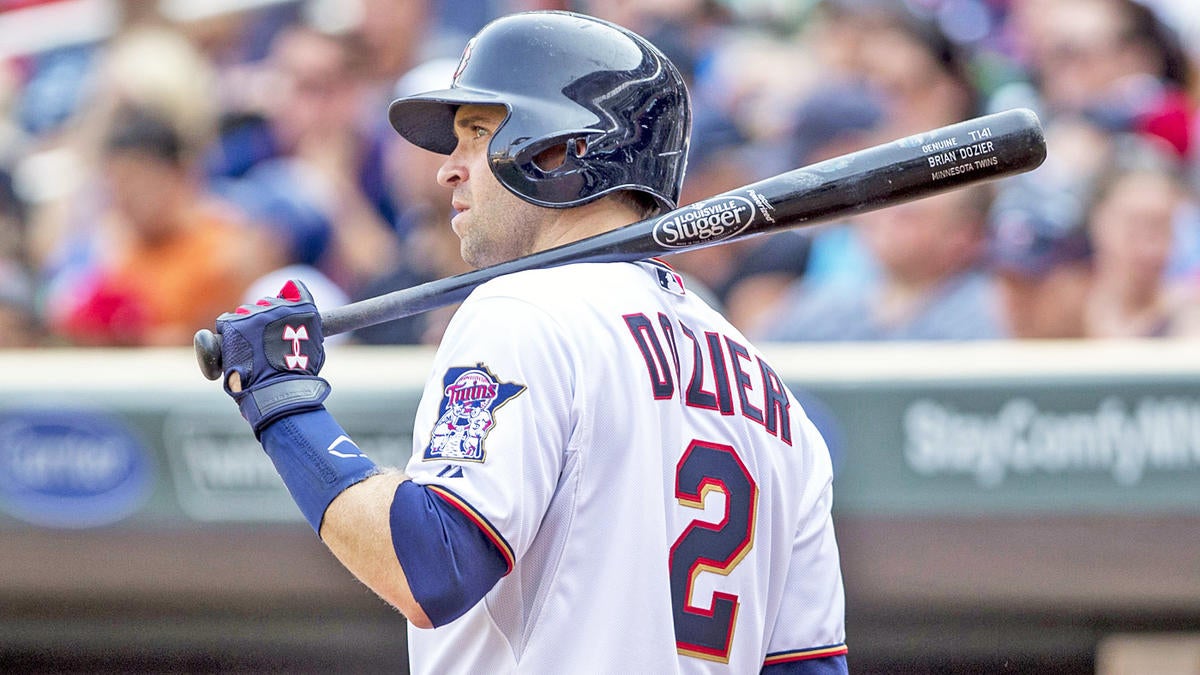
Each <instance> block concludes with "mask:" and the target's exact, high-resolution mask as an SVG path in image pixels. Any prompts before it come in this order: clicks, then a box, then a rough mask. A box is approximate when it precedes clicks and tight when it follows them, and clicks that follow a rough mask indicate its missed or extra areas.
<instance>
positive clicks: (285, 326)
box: [217, 279, 329, 438]
mask: <svg viewBox="0 0 1200 675" xmlns="http://www.w3.org/2000/svg"><path fill="white" fill-rule="evenodd" d="M217 333H219V334H220V335H221V338H222V340H221V362H222V364H223V365H224V367H225V373H224V382H225V392H226V393H227V394H229V395H230V396H232V397H233V400H234V401H236V402H237V404H238V408H239V409H240V410H241V412H242V417H244V418H246V421H247V422H249V423H250V426H251V428H253V429H254V436H255V438H259V437H260V436H261V435H262V431H263V429H265V428H266V427H267V426H268V425H270V424H271V423H272V422H274V421H276V420H278V419H280V418H283V417H286V416H288V415H294V414H296V413H300V412H307V411H310V410H321V409H323V408H324V406H323V405H322V403H323V402H324V400H325V397H326V396H328V395H329V383H328V382H326V381H325V380H324V379H322V378H320V377H317V373H319V372H321V366H322V365H324V363H325V349H324V347H323V346H322V342H323V340H324V338H323V336H322V334H321V315H320V314H318V313H317V307H316V305H315V304H314V303H313V299H312V294H311V293H309V291H308V289H307V288H305V286H304V284H303V283H302V282H300V281H298V280H295V279H293V280H290V281H288V282H287V283H286V284H284V286H283V289H282V290H281V291H280V292H279V295H278V296H277V297H274V298H262V299H261V300H259V301H258V302H256V303H255V304H253V305H242V306H241V307H238V308H237V309H236V310H234V311H232V312H226V313H225V314H222V315H220V316H218V317H217ZM234 373H237V375H238V378H236V379H240V385H241V386H240V388H237V390H235V389H234V388H231V387H230V378H231V376H232V375H233V374H234Z"/></svg>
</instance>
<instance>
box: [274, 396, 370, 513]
mask: <svg viewBox="0 0 1200 675" xmlns="http://www.w3.org/2000/svg"><path fill="white" fill-rule="evenodd" d="M260 440H261V441H262V446H263V449H264V450H266V452H267V456H268V457H270V458H271V462H272V463H273V464H275V470H276V471H278V472H279V476H280V477H281V478H283V483H284V485H286V486H287V489H288V492H290V493H292V499H293V500H294V501H295V502H296V505H297V506H299V507H300V512H301V513H303V514H304V519H305V520H307V521H308V524H309V525H311V526H312V529H313V531H314V532H316V533H317V535H318V536H320V534H321V519H322V518H323V517H324V516H325V509H326V508H328V507H329V503H330V502H332V501H333V498H334V497H336V496H338V495H339V494H341V492H342V490H345V489H346V488H348V487H350V486H351V485H354V484H355V483H357V482H359V481H361V480H363V479H364V478H367V477H369V476H373V475H375V474H377V473H379V469H378V467H376V466H375V463H374V462H372V461H371V460H370V459H369V458H367V456H366V455H364V454H362V452H361V451H360V450H359V449H358V446H357V445H355V444H354V441H352V440H350V437H349V436H348V435H347V434H346V432H345V431H344V430H342V427H341V426H340V425H339V424H338V423H337V422H336V421H335V420H334V419H333V416H332V415H330V414H329V413H328V412H327V411H326V410H325V409H324V408H321V409H320V410H313V411H311V412H304V413H298V414H295V415H291V416H288V417H284V418H282V419H279V420H278V421H276V422H272V423H271V424H270V425H268V426H267V428H266V429H263V433H262V438H261V439H260Z"/></svg>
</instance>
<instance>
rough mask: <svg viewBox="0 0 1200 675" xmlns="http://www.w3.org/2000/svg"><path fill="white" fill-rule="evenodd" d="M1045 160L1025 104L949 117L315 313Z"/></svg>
mask: <svg viewBox="0 0 1200 675" xmlns="http://www.w3.org/2000/svg"><path fill="white" fill-rule="evenodd" d="M1045 158H1046V141H1045V136H1044V134H1043V132H1042V126H1041V122H1040V121H1039V120H1038V118H1037V115H1036V114H1035V113H1034V112H1033V111H1031V110H1027V109H1024V108H1017V109H1013V110H1006V111H1004V112H999V113H993V114H990V115H984V116H981V117H976V118H973V119H969V120H966V121H963V122H958V123H955V124H950V125H947V126H944V127H941V128H938V129H934V130H932V131H928V132H925V133H920V134H915V135H913V136H908V137H905V138H902V139H899V140H896V141H892V142H890V143H884V144H881V145H877V146H874V147H870V148H866V149H863V150H858V151H856V152H851V153H848V154H845V155H841V156H839V157H834V158H832V159H827V160H825V161H822V162H818V163H816V164H812V165H809V166H805V167H801V168H798V169H793V170H791V171H787V172H785V173H781V174H779V175H777V176H773V177H771V178H767V179H764V180H761V181H758V182H756V183H752V184H750V185H746V186H744V187H740V188H737V189H734V190H730V191H728V192H723V193H721V194H719V195H717V196H715V197H710V198H708V199H704V200H702V201H699V202H695V203H693V204H689V205H687V206H682V207H680V208H677V209H675V210H673V211H670V212H668V213H665V214H661V215H658V216H654V217H653V218H647V219H645V220H641V221H638V222H636V223H633V224H632V225H627V226H625V227H622V228H618V229H616V230H612V231H610V232H605V233H602V234H599V235H596V236H593V237H589V238H587V239H581V240H578V241H575V242H572V243H569V244H565V245H563V246H559V247H557V248H552V249H548V250H545V251H539V252H537V253H533V254H531V255H527V256H524V257H521V258H517V259H514V260H509V261H507V262H503V263H500V264H498V265H493V266H490V267H485V268H482V269H477V270H472V271H470V272H466V273H463V274H459V275H456V276H452V277H446V278H443V279H437V280H435V281H430V282H427V283H424V284H419V285H417V286H413V287H411V288H405V289H401V290H398V291H393V292H391V293H387V294H384V295H379V296H376V297H373V298H368V299H365V300H360V301H358V302H353V303H350V304H348V305H345V306H342V307H336V308H333V309H329V310H326V311H324V312H321V323H322V326H323V328H324V333H325V335H336V334H338V333H344V332H347V331H351V330H354V329H357V328H362V327H364V326H370V325H374V324H377V323H382V322H384V321H390V320H393V319H399V318H402V317H406V316H411V315H413V314H419V313H421V312H425V311H428V310H431V309H434V308H437V307H442V306H445V305H449V304H453V303H456V302H460V301H462V300H463V299H465V298H466V297H467V295H469V294H470V292H471V291H472V290H474V288H475V287H476V286H479V285H480V284H482V283H484V282H486V281H489V280H491V279H494V278H496V277H499V276H502V275H505V274H512V273H513V272H520V271H523V270H528V269H534V268H544V267H554V266H557V265H565V264H569V263H580V262H631V261H635V260H643V259H645V258H650V257H653V256H658V255H667V254H672V253H679V252H682V251H689V250H694V249H699V248H705V247H708V246H713V245H716V244H721V243H727V242H731V241H737V240H741V239H745V238H747V237H752V236H757V235H762V234H768V233H773V232H780V231H783V230H789V229H793V228H798V227H807V226H810V225H817V224H820V223H825V222H829V221H831V220H835V219H841V218H845V217H847V216H851V215H854V214H858V213H863V212H867V211H873V210H876V209H880V208H884V207H887V206H893V205H896V204H901V203H904V202H908V201H912V200H915V199H920V198H923V197H929V196H932V195H935V194H939V193H942V192H946V191H948V190H952V189H955V188H960V187H964V186H967V185H972V184H975V183H981V182H984V181H989V180H995V179H999V178H1004V177H1007V176H1011V175H1015V174H1018V173H1023V172H1025V171H1029V170H1032V169H1034V168H1036V167H1037V166H1038V165H1040V164H1041V163H1042V161H1043V160H1045ZM194 342H195V348H196V359H197V361H198V362H199V364H200V370H201V372H203V373H204V376H205V377H207V378H208V379H210V380H215V379H217V378H218V377H220V376H221V373H222V371H223V369H222V367H221V345H220V336H218V335H216V334H214V333H213V332H212V331H210V330H201V331H199V332H197V333H196V337H195V341H194Z"/></svg>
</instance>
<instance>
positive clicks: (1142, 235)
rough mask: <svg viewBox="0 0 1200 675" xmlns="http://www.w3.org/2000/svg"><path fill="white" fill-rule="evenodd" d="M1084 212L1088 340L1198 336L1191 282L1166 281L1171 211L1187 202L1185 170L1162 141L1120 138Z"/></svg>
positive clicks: (1198, 310)
mask: <svg viewBox="0 0 1200 675" xmlns="http://www.w3.org/2000/svg"><path fill="white" fill-rule="evenodd" d="M1121 141H1122V142H1120V143H1118V144H1117V145H1116V147H1115V148H1114V150H1115V151H1114V153H1113V163H1112V164H1111V165H1110V166H1109V167H1108V169H1107V171H1105V172H1104V173H1103V174H1102V175H1101V176H1100V177H1099V178H1098V179H1097V182H1096V187H1095V190H1094V191H1093V194H1092V198H1091V201H1090V203H1089V207H1088V209H1087V211H1086V219H1087V227H1088V232H1089V234H1090V235H1091V242H1092V248H1093V262H1092V270H1093V274H1092V281H1091V286H1090V290H1089V292H1088V295H1087V299H1086V302H1085V305H1084V334H1085V336H1087V337H1164V336H1184V335H1197V334H1200V295H1198V294H1197V291H1198V290H1200V289H1198V288H1197V286H1196V282H1195V280H1194V279H1192V280H1189V282H1184V283H1181V282H1171V281H1168V279H1167V278H1166V269H1167V264H1168V262H1169V259H1170V256H1171V245H1172V243H1173V242H1174V239H1175V238H1174V232H1173V230H1174V227H1175V220H1176V218H1175V217H1176V213H1177V211H1178V210H1179V208H1180V207H1181V206H1182V204H1183V202H1184V200H1185V198H1186V194H1187V193H1186V183H1185V181H1184V177H1183V176H1184V174H1183V169H1182V166H1181V165H1180V162H1179V161H1178V159H1177V158H1176V157H1174V156H1171V155H1170V154H1168V153H1170V149H1169V148H1166V147H1163V146H1164V145H1165V144H1164V143H1151V142H1148V141H1145V140H1139V139H1137V138H1136V137H1126V138H1122V139H1121Z"/></svg>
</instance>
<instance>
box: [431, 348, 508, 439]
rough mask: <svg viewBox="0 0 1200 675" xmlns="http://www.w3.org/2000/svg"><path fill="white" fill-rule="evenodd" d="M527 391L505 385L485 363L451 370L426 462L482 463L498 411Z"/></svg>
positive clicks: (444, 388)
mask: <svg viewBox="0 0 1200 675" xmlns="http://www.w3.org/2000/svg"><path fill="white" fill-rule="evenodd" d="M523 391H525V385H523V384H517V383H515V382H501V381H500V379H499V378H498V377H496V376H495V375H493V374H492V371H491V370H488V367H487V366H485V365H484V364H482V363H479V364H476V365H475V366H473V367H472V366H467V367H457V368H450V369H449V370H447V371H446V374H445V376H444V377H443V378H442V402H441V403H440V404H439V405H438V421H437V423H436V424H434V426H433V433H432V434H431V435H430V437H429V445H427V446H426V447H425V461H429V460H434V459H446V460H455V461H463V462H482V461H483V460H484V457H485V452H484V447H483V442H484V440H485V439H486V438H487V435H488V433H489V432H490V431H491V430H492V427H494V426H496V418H495V413H496V410H497V409H498V408H499V407H500V406H502V405H504V404H505V403H508V402H509V401H510V400H512V399H513V398H514V397H516V396H517V395H519V394H520V393H521V392H523Z"/></svg>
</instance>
